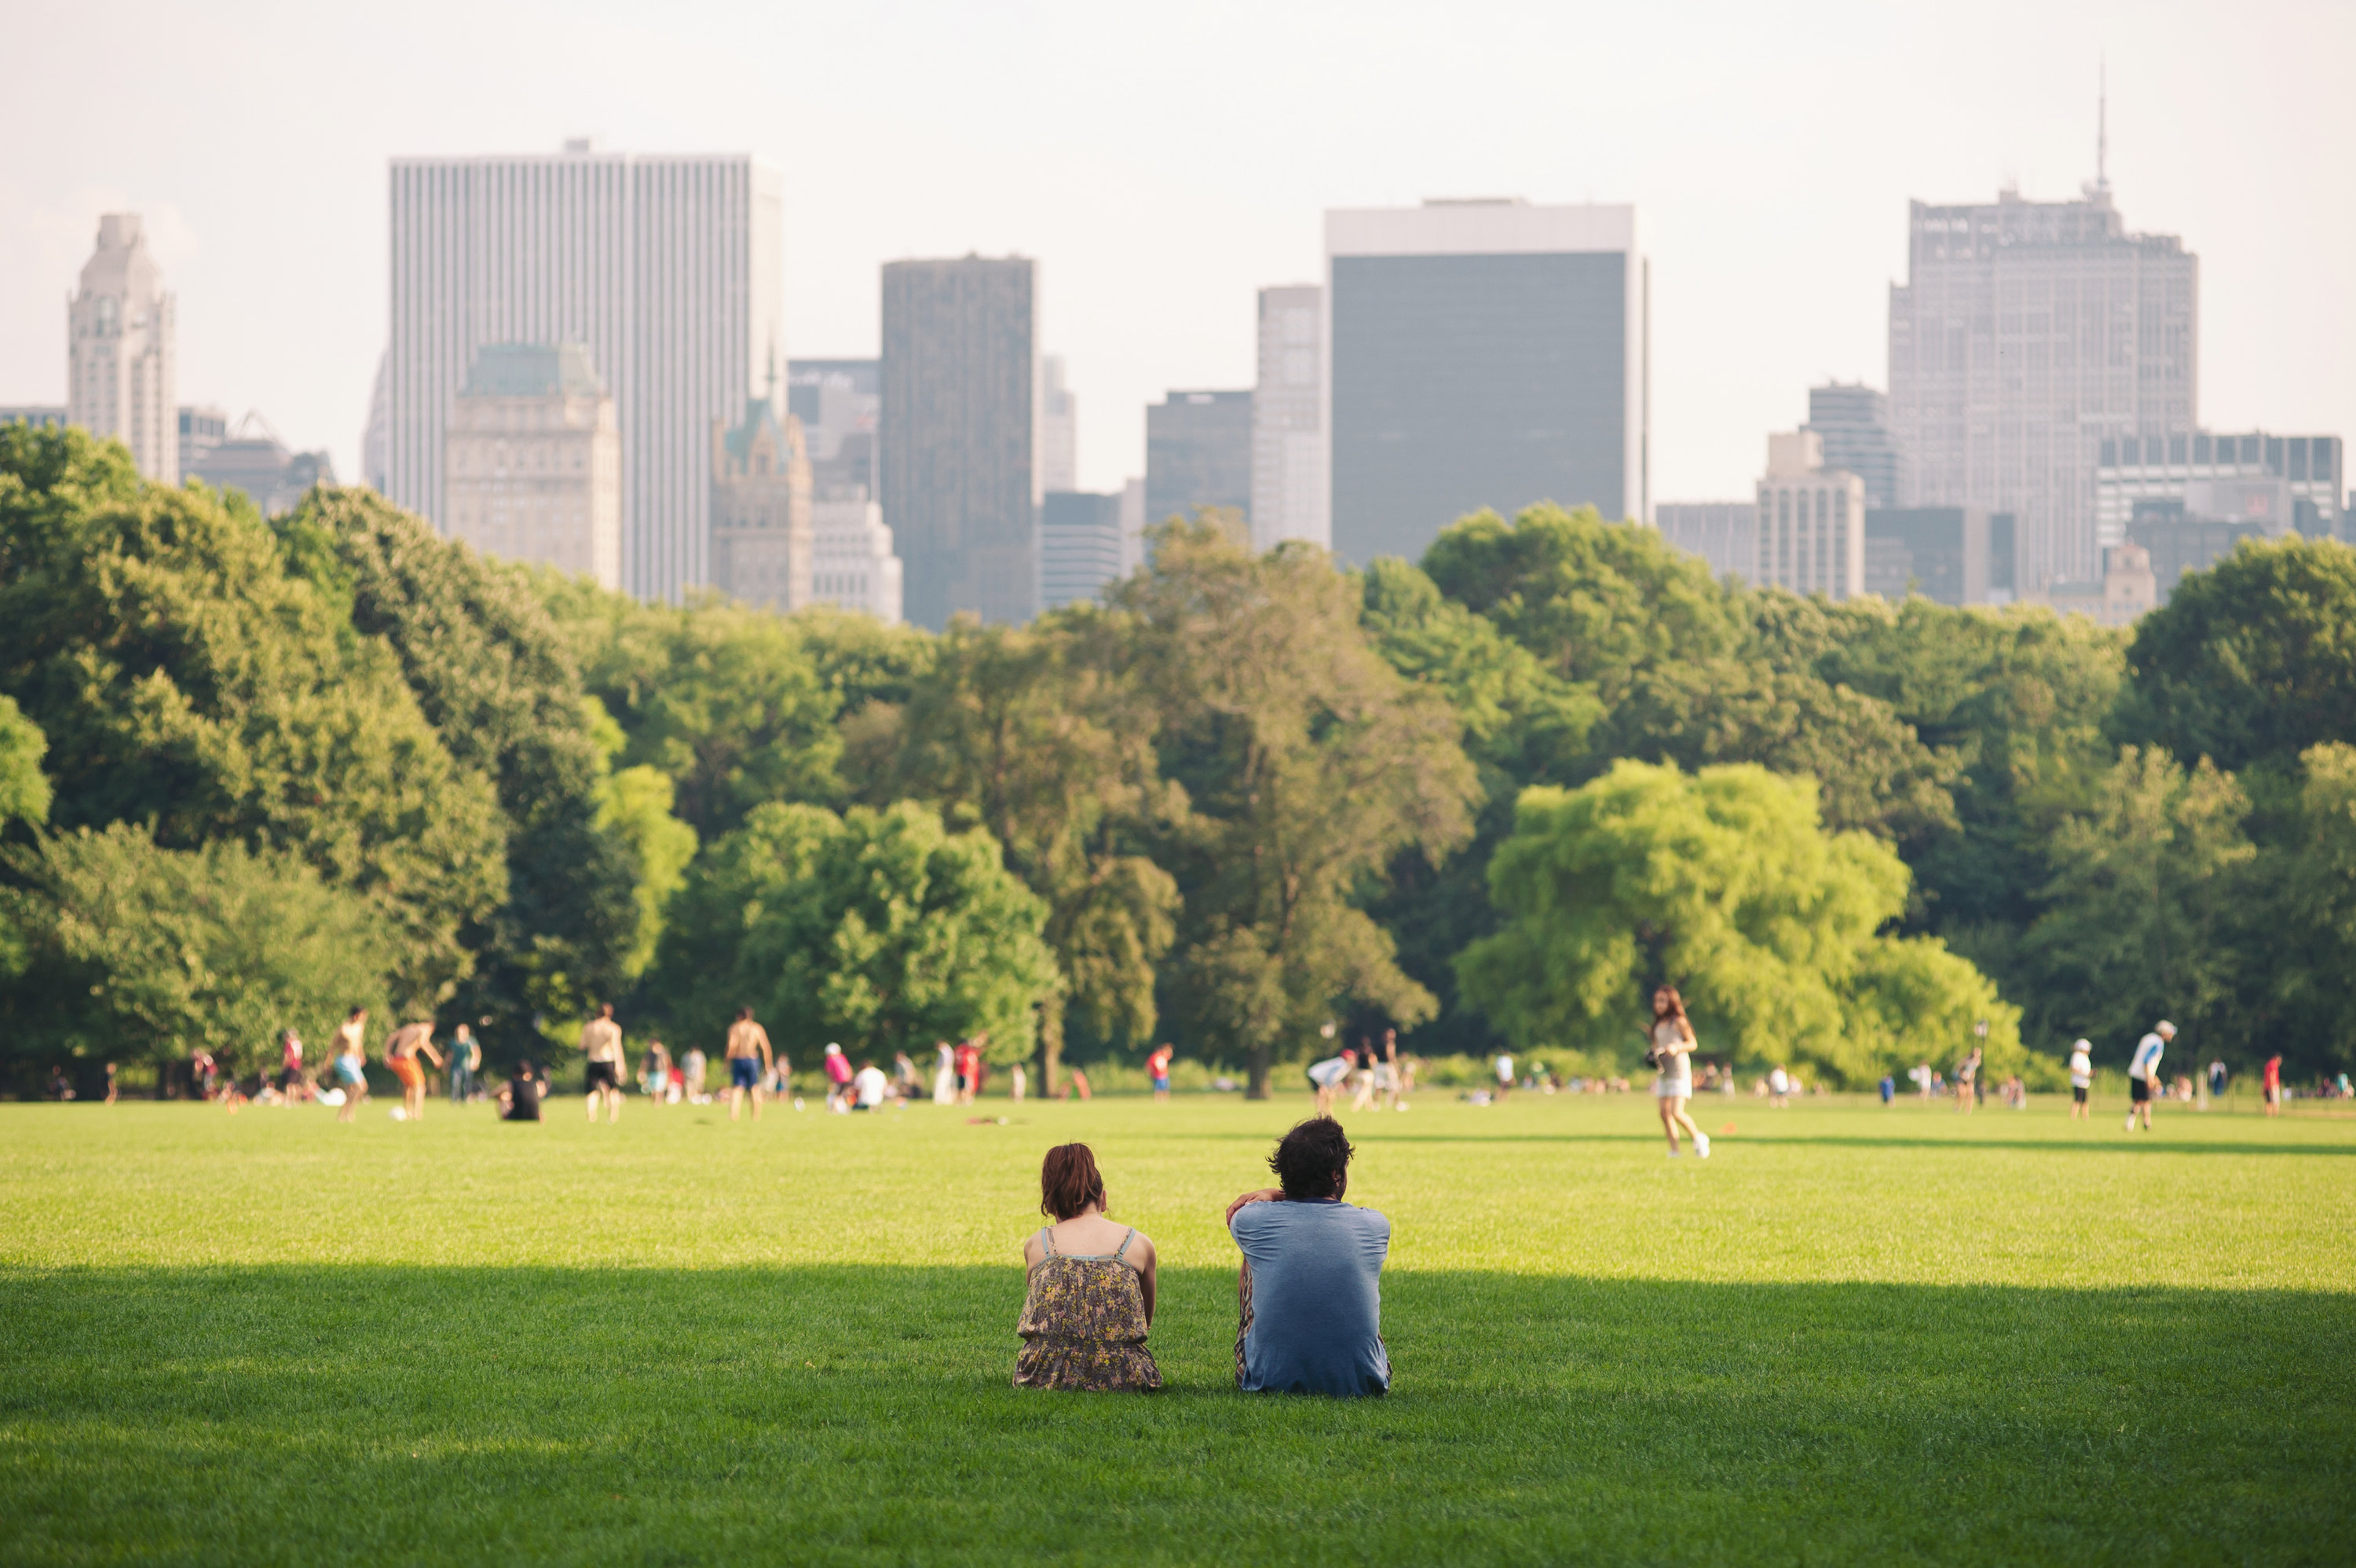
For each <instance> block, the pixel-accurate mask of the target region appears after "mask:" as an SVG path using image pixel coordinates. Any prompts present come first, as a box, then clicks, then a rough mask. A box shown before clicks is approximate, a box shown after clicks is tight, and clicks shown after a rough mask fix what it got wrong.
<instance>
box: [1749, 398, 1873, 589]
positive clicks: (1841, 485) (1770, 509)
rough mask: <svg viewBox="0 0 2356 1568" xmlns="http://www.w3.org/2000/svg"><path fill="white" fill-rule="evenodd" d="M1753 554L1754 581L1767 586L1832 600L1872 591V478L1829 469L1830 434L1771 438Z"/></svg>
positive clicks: (1802, 433)
mask: <svg viewBox="0 0 2356 1568" xmlns="http://www.w3.org/2000/svg"><path fill="white" fill-rule="evenodd" d="M1753 559H1754V560H1755V562H1756V565H1755V566H1754V568H1753V571H1754V575H1753V576H1752V578H1751V581H1753V582H1755V583H1757V584H1758V585H1759V586H1760V587H1762V588H1788V589H1790V590H1791V591H1792V592H1794V593H1821V594H1824V595H1825V596H1826V598H1828V599H1848V598H1853V597H1855V596H1856V595H1857V594H1859V593H1862V592H1865V481H1864V480H1862V479H1860V478H1858V476H1857V475H1854V474H1850V473H1847V472H1846V471H1845V470H1842V469H1838V468H1826V466H1825V443H1824V438H1823V437H1822V436H1820V435H1818V434H1817V433H1816V432H1814V431H1809V430H1803V431H1795V432H1792V433H1790V434H1788V435H1771V436H1769V437H1768V438H1767V472H1766V474H1765V475H1764V476H1762V478H1761V479H1760V481H1759V548H1758V553H1757V554H1756V556H1755V557H1754V558H1753Z"/></svg>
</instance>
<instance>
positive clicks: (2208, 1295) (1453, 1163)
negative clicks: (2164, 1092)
mask: <svg viewBox="0 0 2356 1568" xmlns="http://www.w3.org/2000/svg"><path fill="white" fill-rule="evenodd" d="M986 1108H987V1109H988V1110H989V1111H990V1112H991V1115H992V1118H993V1120H992V1121H991V1125H970V1124H969V1122H968V1119H967V1117H968V1115H969V1114H968V1113H966V1112H963V1111H950V1110H947V1109H937V1108H935V1107H933V1106H930V1105H926V1106H921V1107H917V1108H916V1109H912V1110H909V1111H907V1112H905V1113H898V1114H893V1115H882V1116H876V1117H873V1118H870V1117H864V1116H862V1117H834V1118H828V1117H824V1116H821V1115H816V1114H814V1113H813V1114H809V1115H794V1114H792V1113H791V1111H790V1110H787V1111H783V1112H779V1111H776V1110H774V1109H773V1110H772V1112H771V1114H770V1115H769V1116H768V1118H767V1119H766V1121H765V1122H763V1123H762V1124H760V1125H758V1126H754V1125H735V1126H731V1125H729V1124H728V1122H727V1119H726V1116H725V1115H724V1114H723V1113H716V1112H714V1111H712V1110H709V1109H703V1108H690V1107H676V1108H654V1107H649V1106H648V1105H646V1104H644V1103H643V1102H641V1101H638V1100H636V1099H633V1100H632V1101H631V1103H630V1104H629V1106H628V1108H627V1110H626V1113H625V1115H624V1118H623V1121H622V1123H621V1125H619V1126H618V1127H606V1126H602V1125H601V1126H598V1127H595V1128H594V1129H593V1128H591V1127H588V1126H586V1125H584V1124H583V1121H582V1119H581V1105H580V1103H579V1102H578V1101H575V1100H560V1101H558V1102H556V1104H554V1106H553V1107H552V1111H553V1119H552V1121H551V1122H550V1123H549V1124H548V1125H544V1126H541V1127H537V1128H534V1127H510V1126H506V1125H498V1124H497V1123H495V1122H493V1121H492V1119H491V1118H490V1116H489V1115H488V1113H487V1112H485V1111H481V1110H473V1111H464V1110H462V1111H457V1112H452V1111H450V1110H448V1109H447V1108H446V1107H444V1105H443V1104H440V1103H439V1102H435V1103H434V1104H432V1106H431V1108H430V1112H429V1115H428V1117H427V1119H426V1120H425V1121H424V1122H423V1124H422V1125H394V1124H393V1123H391V1121H390V1120H389V1119H388V1118H387V1117H386V1115H385V1114H384V1110H383V1105H382V1102H378V1103H377V1104H371V1105H370V1106H369V1108H368V1109H366V1110H365V1111H364V1112H363V1114H362V1115H361V1117H360V1119H359V1122H358V1123H357V1124H356V1125H348V1126H346V1125H337V1123H336V1122H335V1120H334V1119H333V1115H332V1113H329V1112H327V1111H324V1110H302V1111H272V1110H251V1111H248V1112H246V1113H245V1114H244V1115H239V1116H236V1117H230V1116H229V1115H224V1114H222V1113H220V1112H219V1111H216V1110H210V1109H205V1108H199V1107H194V1106H186V1105H153V1104H123V1105H119V1106H116V1107H114V1108H112V1109H111V1110H108V1109H102V1108H99V1107H94V1106H80V1105H75V1106H48V1105H23V1106H17V1105H5V1106H0V1325H5V1333H0V1563H10V1564H17V1563H96V1562H113V1561H170V1562H220V1563H318V1562H323V1561H335V1560H338V1559H347V1560H362V1561H367V1562H370V1563H397V1562H435V1563H440V1562H486V1563H510V1562H541V1561H548V1562H557V1561H590V1560H594V1561H612V1562H625V1563H706V1562H710V1563H740V1562H748V1561H761V1560H774V1561H780V1562H795V1563H871V1562H890V1563H958V1562H981V1561H1001V1560H1013V1559H1031V1560H1037V1559H1047V1560H1056V1559H1063V1560H1069V1561H1072V1562H1090V1563H1101V1562H1107V1561H1113V1560H1123V1559H1127V1560H1141V1561H1157V1562H1158V1561H1173V1562H1176V1561H1185V1562H1219V1563H1232V1564H1236V1565H1237V1568H1257V1565H1258V1564H1260V1563H1288V1562H1307V1563H1364V1562H1370V1561H1379V1562H1413V1563H1434V1562H1448V1563H1472V1562H1516V1563H1559V1562H1566V1561H1571V1560H1577V1559H1595V1558H1600V1559H1607V1560H1619V1561H1641V1562H1665V1561H1692V1562H1742V1563H1775V1562H1796V1561H1809V1562H1826V1563H1846V1562H1865V1561H1875V1560H1889V1559H1899V1560H1909V1559H1920V1560H1934V1561H1965V1562H1974V1561H2005V1562H2023V1561H2039V1562H2051V1561H2106V1562H2122V1563H2126V1562H2135V1563H2142V1562H2151V1561H2195V1562H2211V1561H2213V1562H2233V1563H2248V1562H2268V1561H2272V1562H2348V1561H2351V1560H2356V1520H2351V1510H2356V1369H2351V1358H2356V1310H2351V1308H2356V1295H2352V1294H2351V1286H2356V1266H2352V1265H2356V1242H2352V1241H2351V1214H2356V1202H2351V1200H2352V1199H2356V1121H2348V1120H2330V1119H2323V1118H2314V1117H2298V1118H2290V1119H2285V1120H2282V1121H2276V1122H2267V1121H2265V1120H2263V1119H2261V1118H2260V1117H2258V1116H2256V1115H2251V1114H2248V1113H2246V1112H2244V1113H2243V1114H2237V1115H2228V1114H2225V1113H2224V1112H2222V1111H2220V1112H2217V1113H2212V1114H2210V1115H2197V1114H2194V1113H2192V1112H2190V1111H2189V1110H2188V1111H2176V1112H2173V1113H2172V1114H2171V1113H2169V1112H2167V1111H2163V1112H2162V1115H2161V1121H2160V1126H2159V1129H2158V1131H2157V1132H2155V1133H2153V1134H2150V1135H2144V1134H2140V1133H2138V1134H2136V1135H2135V1136H2128V1135H2127V1134H2126V1133H2124V1132H2122V1131H2121V1129H2120V1126H2119V1118H2120V1115H2122V1114H2123V1110H2124V1107H2122V1106H2116V1105H2115V1106H2114V1107H2113V1108H2111V1109H2110V1110H2108V1111H2107V1112H2105V1113H2104V1115H2101V1116H2099V1117H2097V1119H2096V1120H2095V1121H2094V1123H2093V1125H2091V1127H2089V1126H2085V1125H2077V1126H2073V1125H2072V1124H2071V1123H2069V1122H2068V1121H2067V1120H2065V1118H2064V1116H2063V1114H2062V1107H2061V1104H2058V1103H2055V1102H2051V1101H2040V1102H2039V1103H2038V1104H2036V1105H2035V1106H2034V1107H2033V1108H2032V1109H2030V1110H2029V1111H2027V1112H2012V1111H2006V1110H2001V1109H1994V1110H1987V1111H1983V1112H1981V1113H1980V1114H1979V1115H1976V1116H1975V1117H1971V1118H1968V1119H1966V1118H1962V1117H1958V1116H1956V1115H1954V1114H1953V1113H1952V1111H1949V1110H1947V1109H1945V1108H1944V1107H1922V1106H1917V1105H1912V1104H1901V1105H1900V1106H1899V1107H1898V1108H1896V1109H1894V1110H1890V1111H1885V1110H1883V1109H1882V1108H1881V1107H1879V1105H1876V1104H1866V1103H1857V1102H1835V1103H1831V1104H1824V1103H1821V1102H1820V1103H1817V1104H1812V1105H1809V1106H1807V1107H1805V1108H1794V1109H1792V1110H1787V1111H1773V1110H1770V1109H1768V1108H1767V1107H1766V1106H1764V1105H1763V1104H1760V1103H1757V1102H1754V1101H1751V1100H1749V1099H1747V1098H1746V1099H1743V1100H1740V1101H1730V1102H1719V1101H1711V1102H1708V1103H1707V1104H1705V1105H1704V1107H1703V1108H1702V1112H1701V1116H1702V1120H1703V1125H1705V1126H1706V1127H1708V1128H1710V1129H1711V1130H1713V1131H1716V1130H1717V1129H1718V1128H1719V1127H1721V1126H1724V1125H1727V1124H1729V1123H1731V1124H1732V1125H1733V1130H1732V1131H1730V1132H1729V1133H1727V1134H1726V1135H1724V1136H1721V1137H1720V1138H1719V1143H1718V1150H1717V1155H1716V1157H1714V1158H1713V1159H1711V1160H1709V1161H1708V1162H1707V1163H1703V1162H1700V1161H1697V1160H1695V1159H1693V1158H1691V1157H1687V1158H1684V1159H1679V1160H1668V1159H1665V1157H1663V1153H1662V1147H1661V1144H1660V1140H1659V1138H1658V1136H1656V1134H1655V1132H1654V1131H1653V1128H1654V1126H1655V1124H1654V1122H1653V1120H1652V1106H1651V1103H1650V1102H1649V1101H1648V1100H1644V1099H1642V1098H1638V1097H1634V1096H1628V1097H1612V1098H1610V1099H1589V1098H1571V1097H1567V1096H1566V1097H1557V1098H1540V1097H1537V1096H1534V1095H1532V1096H1525V1097H1517V1098H1516V1099H1515V1101H1514V1102H1513V1103H1511V1104H1507V1105H1504V1106H1500V1107H1495V1108H1476V1107H1472V1106H1468V1105H1462V1104H1455V1103H1453V1102H1452V1101H1451V1100H1450V1099H1448V1098H1445V1097H1443V1096H1440V1095H1437V1094H1434V1095H1428V1096H1426V1097H1425V1098H1424V1099H1423V1100H1421V1101H1420V1102H1419V1103H1418V1104H1417V1105H1416V1108H1415V1110H1414V1112H1413V1113H1412V1114H1411V1115H1384V1116H1376V1115H1365V1116H1360V1117H1355V1118H1353V1117H1345V1118H1344V1120H1345V1123H1346V1124H1347V1125H1349V1127H1350V1129H1351V1132H1352V1135H1353V1136H1354V1137H1355V1140H1356V1142H1357V1145H1358V1150H1359V1154H1358V1159H1357V1163H1356V1165H1355V1168H1354V1170H1353V1182H1352V1189H1351V1194H1350V1196H1351V1198H1352V1199H1353V1200H1356V1201H1360V1202H1364V1203H1367V1204H1370V1205H1372V1206H1374V1207H1376V1208H1379V1209H1381V1210H1383V1211H1385V1212H1386V1213H1387V1214H1388V1215H1389V1216H1390V1217H1391V1219H1392V1221H1393V1222H1394V1224H1395V1226H1396V1228H1397V1231H1396V1241H1395V1243H1394V1245H1393V1249H1392V1253H1391V1264H1390V1268H1389V1270H1388V1272H1387V1274H1386V1275H1385V1290H1384V1306H1385V1313H1384V1330H1385V1337H1386V1339H1387V1340H1388V1342H1389V1345H1390V1349H1391V1354H1392V1358H1393V1360H1394V1362H1395V1363H1396V1366H1397V1370H1398V1373H1397V1384H1396V1387H1395V1390H1394V1392H1393V1393H1392V1395H1391V1397H1390V1398H1388V1399H1387V1400H1380V1401H1364V1402H1358V1403H1333V1402H1323V1401H1316V1400H1307V1399H1295V1398H1273V1399H1271V1398H1259V1397H1250V1398H1248V1397H1245V1396H1242V1395H1238V1394H1237V1393H1236V1392H1233V1389H1232V1386H1231V1368H1232V1359H1231V1358H1232V1347H1233V1341H1234V1333H1235V1328H1234V1253H1233V1250H1232V1248H1231V1246H1230V1245H1229V1244H1228V1243H1227V1241H1226V1237H1225V1235H1224V1233H1223V1232H1222V1231H1221V1229H1220V1226H1219V1223H1218V1217H1219V1212H1220V1210H1221V1208H1222V1206H1223V1204H1224V1200H1226V1198H1228V1197H1229V1196H1231V1195H1232V1194H1234V1193H1235V1192H1237V1191H1239V1190H1241V1189H1244V1188H1247V1187H1255V1186H1258V1185H1261V1184H1262V1183H1263V1182H1264V1181H1265V1179H1266V1169H1265V1167H1264V1166H1263V1165H1262V1164H1261V1163H1260V1161H1261V1159H1262V1158H1263V1157H1264V1156H1265V1154H1266V1153H1267V1150H1268V1148H1269V1144H1270V1142H1271V1139H1272V1137H1273V1136H1274V1135H1275V1134H1276V1133H1278V1132H1279V1131H1280V1130H1281V1129H1282V1128H1283V1127H1285V1126H1286V1125H1290V1122H1291V1121H1293V1120H1294V1119H1296V1118H1297V1117H1299V1116H1300V1115H1302V1114H1303V1113H1304V1111H1305V1102H1303V1101H1301V1099H1299V1098H1290V1099H1280V1100H1279V1101H1278V1102H1276V1103H1275V1104H1262V1105H1249V1104H1242V1103H1241V1102H1240V1101H1238V1100H1237V1098H1236V1097H1234V1096H1231V1095H1229V1096H1218V1097H1212V1096H1208V1095H1194V1096H1192V1097H1189V1098H1186V1099H1182V1100H1180V1101H1178V1102H1176V1103H1174V1104H1171V1105H1168V1106H1162V1107H1157V1106H1154V1105H1152V1104H1150V1103H1148V1102H1145V1101H1143V1100H1131V1099H1119V1100H1116V1099H1111V1098H1102V1099H1098V1100H1097V1101H1096V1102H1094V1103H1093V1104H1046V1105H1042V1104H1030V1105H1024V1106H1019V1107H1017V1106H1009V1105H1007V1104H1004V1103H1003V1102H996V1103H992V1104H989V1105H988V1106H987V1107H986ZM1001 1114H1002V1115H1008V1116H1009V1117H1010V1122H1009V1125H997V1124H996V1122H995V1119H994V1118H995V1117H996V1116H997V1115H1001ZM1069 1138H1084V1139H1086V1140H1087V1141H1088V1142H1090V1143H1091V1144H1093V1145H1094V1146H1095V1147H1096V1149H1097V1153H1098V1158H1099V1160H1100V1161H1101V1162H1102V1164H1103V1166H1104V1168H1105V1171H1106V1175H1107V1178H1108V1182H1109V1184H1110V1187H1111V1192H1112V1199H1113V1205H1114V1209H1115V1211H1116V1212H1117V1213H1118V1214H1119V1216H1120V1217H1121V1218H1123V1219H1126V1220H1128V1221H1131V1222H1134V1223H1136V1224H1137V1225H1139V1226H1140V1227H1141V1228H1142V1229H1144V1230H1146V1231H1147V1232H1150V1233H1151V1235H1152V1236H1153V1237H1154V1239H1155V1240H1156V1241H1157V1242H1158V1243H1160V1245H1161V1248H1162V1260H1163V1265H1162V1303H1161V1316H1160V1317H1159V1320H1158V1321H1157V1322H1156V1324H1155V1326H1154V1332H1153V1341H1152V1348H1153V1349H1154V1351H1155V1353H1156V1355H1157V1356H1158V1358H1159V1359H1160V1360H1161V1363H1162V1370H1163V1373H1164V1375H1165V1377H1167V1379H1168V1380H1169V1382H1170V1388H1169V1390H1168V1391H1167V1392H1163V1393H1162V1394H1160V1395H1158V1396H1152V1397H1144V1398H1141V1397H1135V1396H1087V1395H1072V1394H1050V1393H1037V1392H1017V1391H1015V1390H1012V1389H1011V1388H1009V1387H1008V1386H1007V1378H1008V1375H1009V1373H1010V1371H1011V1370H1012V1362H1013V1358H1014V1350H1015V1347H1016V1340H1015V1339H1014V1335H1013V1327H1014V1319H1015V1314H1016V1310H1017V1308H1018V1307H1019V1306H1020V1302H1021V1296H1022V1291H1023V1280H1022V1274H1021V1268H1020V1264H1019V1262H1018V1261H1017V1251H1016V1250H1017V1247H1018V1246H1019V1244H1020V1243H1021V1241H1022V1238H1023V1236H1024V1235H1025V1234H1026V1233H1027V1232H1029V1231H1030V1230H1031V1229H1032V1228H1033V1226H1035V1225H1036V1224H1037V1223H1038V1221H1037V1218H1036V1216H1035V1214H1034V1213H1033V1203H1034V1201H1035V1196H1036V1190H1037V1189H1036V1180H1037V1169H1038V1162H1039V1156H1040V1153H1041V1151H1042V1150H1043V1149H1044V1148H1045V1147H1047V1146H1048V1145H1049V1144H1051V1143H1055V1142H1061V1141H1064V1140H1066V1139H1069Z"/></svg>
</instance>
